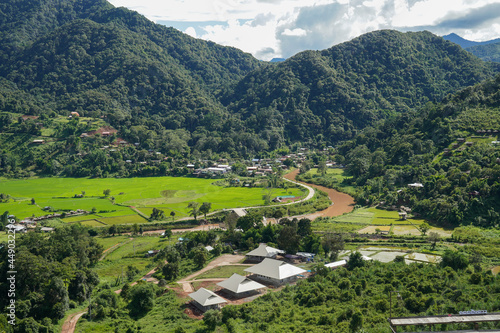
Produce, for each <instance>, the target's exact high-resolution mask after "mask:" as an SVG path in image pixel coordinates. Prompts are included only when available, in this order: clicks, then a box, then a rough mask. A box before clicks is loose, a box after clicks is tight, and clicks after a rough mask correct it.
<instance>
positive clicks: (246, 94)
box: [223, 30, 499, 143]
mask: <svg viewBox="0 0 500 333" xmlns="http://www.w3.org/2000/svg"><path fill="white" fill-rule="evenodd" d="M498 70H499V66H498V65H494V64H487V63H484V62H483V61H481V60H479V59H478V58H476V57H475V56H473V55H471V54H470V53H468V52H466V51H464V50H463V49H461V48H460V47H459V46H458V45H456V44H453V43H451V42H448V41H445V40H444V39H442V38H441V37H438V36H435V35H433V34H431V33H429V32H417V33H413V32H409V33H400V32H397V31H390V30H383V31H377V32H372V33H368V34H365V35H362V36H360V37H358V38H356V39H354V40H352V41H349V42H346V43H343V44H339V45H336V46H334V47H332V48H330V49H327V50H324V51H305V52H302V53H299V54H297V55H296V56H294V57H292V58H289V59H287V60H286V61H285V62H282V63H278V64H276V65H275V66H267V67H263V68H260V69H257V70H256V71H253V72H252V73H250V74H249V75H247V76H246V77H245V78H244V79H243V80H242V81H240V82H239V83H238V85H237V86H236V87H235V89H234V91H233V92H232V93H231V94H230V95H228V96H225V99H223V102H224V104H226V105H227V106H228V109H229V110H230V111H231V113H235V114H239V115H240V117H241V119H242V120H243V121H244V122H245V126H246V127H247V128H251V129H253V130H254V131H256V132H258V131H260V132H261V133H263V134H262V136H263V137H267V138H269V139H270V140H279V139H280V136H281V140H284V141H286V142H287V143H293V142H295V141H302V142H311V143H319V142H322V141H323V142H325V141H326V142H338V141H341V140H344V139H349V138H351V137H352V136H353V135H354V134H355V133H356V132H357V131H358V130H360V129H362V128H364V127H366V126H369V125H370V124H373V123H375V122H376V121H378V120H380V119H384V118H387V117H391V116H393V115H395V114H398V113H402V112H407V111H409V110H410V109H412V108H415V107H418V106H421V105H424V104H425V103H427V102H429V101H440V100H441V99H442V98H444V97H445V96H446V95H447V94H449V93H452V92H454V91H457V90H459V89H461V88H463V87H466V86H469V85H473V84H475V83H478V82H480V81H482V80H484V79H486V78H488V77H491V76H492V75H493V73H495V72H498Z"/></svg>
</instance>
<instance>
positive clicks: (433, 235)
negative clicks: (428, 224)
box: [427, 231, 441, 250]
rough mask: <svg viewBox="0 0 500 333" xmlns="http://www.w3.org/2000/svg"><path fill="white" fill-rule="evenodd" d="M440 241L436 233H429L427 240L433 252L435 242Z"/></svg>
mask: <svg viewBox="0 0 500 333" xmlns="http://www.w3.org/2000/svg"><path fill="white" fill-rule="evenodd" d="M440 239H441V236H439V234H438V233H437V232H434V231H432V232H430V233H429V236H427V240H429V242H431V243H432V248H431V249H432V250H434V249H435V248H436V244H437V242H439V240H440Z"/></svg>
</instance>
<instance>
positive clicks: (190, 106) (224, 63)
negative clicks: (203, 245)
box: [0, 0, 500, 175]
mask: <svg viewBox="0 0 500 333" xmlns="http://www.w3.org/2000/svg"><path fill="white" fill-rule="evenodd" d="M0 11H1V12H2V13H3V14H4V15H0V16H2V19H1V21H0V28H1V34H2V35H1V38H2V41H3V42H4V43H3V44H2V48H1V49H0V53H1V56H2V58H3V59H5V61H2V64H1V65H0V77H1V78H2V79H3V80H4V81H3V82H4V84H2V87H3V88H2V90H1V91H0V107H1V111H3V112H10V113H11V114H10V115H9V116H8V117H7V118H9V117H10V118H12V119H19V116H20V115H22V114H24V115H26V114H27V115H32V116H38V115H45V116H47V115H49V114H50V115H51V116H52V118H53V117H55V115H56V114H59V115H63V116H67V115H69V113H70V112H71V111H77V112H78V113H80V115H83V116H85V117H90V118H92V119H105V120H106V121H107V122H108V123H109V124H110V125H112V126H114V127H115V128H116V129H118V131H119V132H118V136H120V137H122V138H125V139H126V140H127V141H129V142H137V143H139V144H140V148H144V149H147V150H156V151H162V152H164V153H165V154H168V155H170V156H183V157H189V156H188V155H189V154H193V155H194V156H201V153H204V152H207V151H208V152H210V153H212V152H215V153H225V154H228V155H230V156H235V157H251V156H254V155H255V154H262V153H265V152H266V151H272V150H275V149H278V148H281V147H283V146H286V145H287V146H290V145H303V144H306V145H310V146H326V145H332V144H335V143H338V142H340V141H341V140H345V139H350V138H352V137H353V136H354V135H355V134H356V133H357V131H359V130H361V129H363V128H364V127H366V126H370V125H372V124H373V123H374V122H376V121H378V120H380V119H385V118H386V117H392V116H394V115H396V114H398V113H402V112H403V113H404V112H408V111H409V110H411V109H412V108H415V107H418V106H421V105H423V104H425V103H426V102H428V101H439V100H441V99H442V98H443V97H444V96H446V95H447V94H448V93H451V92H454V91H456V90H458V89H461V88H463V87H466V86H469V85H472V84H475V83H477V82H480V81H482V80H484V79H485V78H488V77H491V76H493V74H494V73H495V72H498V70H499V67H500V65H498V66H497V65H495V64H491V63H485V62H483V61H481V60H479V59H478V58H476V57H474V56H472V55H470V54H469V53H467V52H465V51H463V50H462V49H460V48H459V47H458V46H457V45H455V44H453V43H450V42H447V41H444V40H443V39H442V38H440V37H437V36H435V35H433V34H431V33H429V32H420V33H399V32H396V31H389V30H384V31H377V32H373V33H368V34H366V35H363V36H360V37H358V38H356V39H354V40H353V41H350V42H346V43H343V44H340V45H336V46H334V47H332V48H330V49H328V50H324V51H305V52H302V53H300V54H297V55H296V56H294V57H291V58H289V59H288V60H286V61H284V62H281V63H276V64H270V63H264V62H260V61H258V60H256V59H255V58H253V57H252V56H251V55H249V54H246V53H243V52H241V51H239V50H237V49H235V48H231V47H223V46H220V45H216V44H214V43H211V42H206V41H202V40H197V39H194V38H192V37H190V36H187V35H185V34H183V33H181V32H179V31H177V30H175V29H173V28H167V27H164V26H161V25H157V24H154V23H152V22H151V21H149V20H147V19H146V18H145V17H143V16H142V15H139V14H138V13H136V12H133V11H130V10H127V9H125V8H114V7H113V6H112V5H110V4H109V3H107V2H105V1H99V2H94V1H88V0H71V1H65V2H61V1H48V2H42V1H40V0H20V1H16V2H5V1H4V2H2V3H0ZM21 12H22V13H21ZM16 13H18V14H19V15H18V16H16V15H17V14H16ZM25 22H28V23H25ZM20 96H23V97H22V98H21V97H20ZM4 118H5V117H4ZM7 118H5V119H7ZM45 119H46V117H45ZM41 120H42V119H41ZM22 126H24V127H26V126H25V124H24V125H23V122H17V123H15V122H12V121H11V120H9V121H8V124H7V123H6V124H0V127H1V128H3V132H4V133H7V134H8V135H16V134H15V133H20V132H23V131H24V133H26V131H25V130H24V129H20V128H17V127H22ZM30 126H31V125H30ZM37 126H39V127H43V126H50V125H49V124H48V121H43V122H41V121H38V125H37ZM84 130H85V126H80V127H78V126H77V127H76V128H75V129H72V130H71V131H69V132H71V133H72V135H71V136H72V138H71V140H70V141H67V143H66V144H65V143H64V142H62V141H64V140H67V139H66V137H65V136H64V135H63V132H64V131H61V132H60V133H59V134H60V135H59V136H58V138H57V141H59V142H58V143H59V144H60V145H61V146H64V147H65V148H64V149H54V150H55V151H58V153H57V154H54V153H50V156H51V160H60V161H59V162H60V164H63V165H64V164H67V163H70V162H69V161H70V157H71V158H73V157H75V156H73V154H76V153H78V154H81V155H83V156H85V155H87V154H89V153H90V152H91V150H92V149H94V148H95V147H89V146H87V145H86V144H85V140H82V142H81V144H78V145H73V144H74V143H76V141H75V140H74V138H75V137H78V136H79V135H80V134H82V133H83V131H84ZM54 131H55V130H54ZM54 131H52V132H54ZM45 132H50V131H45ZM69 132H68V133H69ZM30 133H31V134H32V135H36V134H37V133H39V132H37V131H31V132H30ZM38 135H39V134H38ZM31 139H33V137H32V138H31ZM6 140H7V139H6ZM8 140H11V139H8ZM24 140H25V141H23V142H24V143H20V144H19V145H16V147H15V149H18V150H19V151H11V152H9V153H12V154H14V155H16V154H17V155H19V154H21V152H20V149H21V148H22V147H24V148H23V149H24V150H23V153H26V151H31V152H32V153H33V156H32V157H33V158H31V159H30V160H29V161H24V162H18V163H14V164H13V165H14V167H12V169H15V168H16V165H17V167H19V166H21V165H23V167H24V168H28V167H29V168H34V169H35V170H37V171H35V173H38V172H40V171H41V170H46V169H47V168H45V167H43V168H40V167H34V163H35V162H34V161H35V160H36V159H40V160H42V161H43V160H46V156H44V155H43V154H42V153H40V152H39V151H37V152H34V150H33V149H31V148H29V147H28V144H29V142H31V141H30V137H28V136H26V137H25V139H24ZM75 147H78V149H77V150H74V149H73V148H75ZM39 150H43V149H39ZM47 150H50V149H47ZM39 154H42V155H39ZM60 154H63V155H65V156H59V155H60ZM68 154H69V155H68ZM19 156H20V155H19ZM0 157H1V156H0ZM75 159H76V160H78V159H79V158H76V157H75ZM115 162H117V163H118V162H120V161H115ZM121 162H124V161H121ZM41 164H44V163H41ZM49 169H50V168H49ZM74 169H80V168H79V166H78V167H76V168H74ZM108 169H109V172H110V174H114V172H115V171H113V170H115V169H116V168H108ZM30 170H31V169H30ZM83 174H87V173H83ZM83 174H82V175H83Z"/></svg>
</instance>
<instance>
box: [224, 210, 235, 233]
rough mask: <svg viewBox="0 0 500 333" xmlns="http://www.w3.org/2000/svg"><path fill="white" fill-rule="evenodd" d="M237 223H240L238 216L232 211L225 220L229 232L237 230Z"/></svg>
mask: <svg viewBox="0 0 500 333" xmlns="http://www.w3.org/2000/svg"><path fill="white" fill-rule="evenodd" d="M237 221H238V214H236V213H235V212H234V211H231V212H230V213H229V214H227V215H226V218H225V220H224V224H225V225H226V228H227V230H229V231H230V232H233V231H234V229H235V228H236V222H237Z"/></svg>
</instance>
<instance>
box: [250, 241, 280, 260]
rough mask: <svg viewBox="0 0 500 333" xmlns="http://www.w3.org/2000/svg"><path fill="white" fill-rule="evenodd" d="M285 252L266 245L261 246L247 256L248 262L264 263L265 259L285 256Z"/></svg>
mask: <svg viewBox="0 0 500 333" xmlns="http://www.w3.org/2000/svg"><path fill="white" fill-rule="evenodd" d="M284 253H285V251H283V250H279V249H275V248H274V247H270V246H267V244H265V243H261V244H259V247H258V248H256V249H255V250H253V251H250V252H248V253H247V254H246V257H247V260H248V261H262V260H264V258H276V256H277V255H278V254H284Z"/></svg>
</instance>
